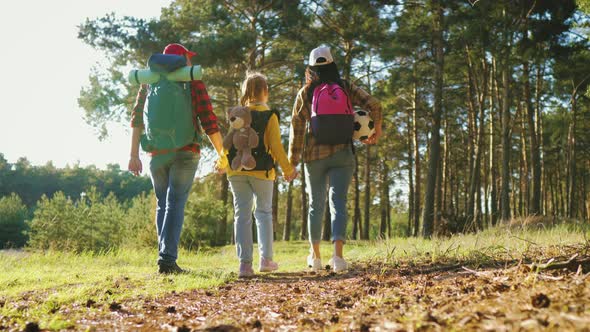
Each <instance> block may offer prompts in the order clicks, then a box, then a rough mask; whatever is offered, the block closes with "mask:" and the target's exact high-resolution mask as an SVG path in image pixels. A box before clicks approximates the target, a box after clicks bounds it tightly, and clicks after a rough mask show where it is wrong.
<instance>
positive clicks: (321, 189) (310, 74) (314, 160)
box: [288, 47, 382, 272]
mask: <svg viewBox="0 0 590 332" xmlns="http://www.w3.org/2000/svg"><path fill="white" fill-rule="evenodd" d="M305 78H306V84H305V86H304V87H302V88H301V89H300V90H299V92H298V93H297V98H296V100H295V105H294V106H293V116H292V119H291V132H290V137H289V161H290V162H291V164H292V165H293V166H296V165H297V164H298V163H299V160H300V158H301V156H302V155H303V159H304V161H305V171H306V176H305V179H304V180H305V181H306V184H307V188H308V195H309V215H308V233H309V241H310V243H311V250H310V255H309V256H308V257H307V265H308V266H309V267H311V269H312V270H314V271H318V270H320V269H321V268H322V263H321V258H320V240H321V238H320V237H321V228H322V219H323V215H324V209H325V201H326V191H327V190H328V189H329V192H330V197H329V198H330V199H329V204H330V214H331V222H332V242H333V244H334V253H333V255H332V258H331V259H330V262H329V264H330V266H331V268H332V269H333V270H334V271H335V272H340V271H345V270H347V269H348V264H347V262H346V260H344V258H343V255H342V249H343V246H344V242H345V239H346V220H347V211H346V199H347V197H346V196H347V193H348V186H349V185H350V182H351V179H352V175H353V172H354V166H355V164H354V163H355V160H354V154H353V153H354V152H353V146H352V141H350V142H348V143H342V144H321V143H319V142H318V137H319V135H317V134H316V133H313V134H312V129H311V127H312V126H311V125H308V124H311V121H312V100H314V98H317V100H320V98H318V97H317V96H318V94H317V93H314V92H316V88H318V89H320V88H324V87H326V86H334V84H336V85H338V86H339V87H340V88H342V90H343V91H344V92H345V94H346V96H347V97H348V102H349V103H350V104H352V105H353V106H358V107H360V108H362V109H364V110H365V111H368V112H370V115H371V117H372V119H373V121H374V123H375V134H374V135H373V136H371V137H370V138H369V139H367V140H365V141H363V143H364V144H375V143H377V141H378V140H379V137H380V136H381V122H382V121H381V105H380V103H379V101H378V100H376V99H375V98H373V97H372V96H371V95H369V94H368V93H367V92H365V91H364V90H362V89H361V88H359V87H357V86H356V85H354V84H352V83H350V82H347V81H344V80H342V79H341V78H340V74H339V72H338V68H337V66H336V64H335V63H334V60H333V58H332V55H331V53H330V49H329V48H328V47H318V48H316V49H314V50H312V51H311V53H310V55H309V67H308V68H307V71H306V75H305ZM314 104H316V105H314V113H315V108H317V107H319V108H321V107H322V106H321V105H319V106H318V105H317V101H316V102H314ZM328 113H330V112H329V111H328ZM315 123H316V122H315V121H314V124H315ZM306 128H309V129H307V130H306ZM345 131H347V130H345ZM351 131H352V129H351ZM350 135H352V132H351V133H350ZM288 180H289V179H288Z"/></svg>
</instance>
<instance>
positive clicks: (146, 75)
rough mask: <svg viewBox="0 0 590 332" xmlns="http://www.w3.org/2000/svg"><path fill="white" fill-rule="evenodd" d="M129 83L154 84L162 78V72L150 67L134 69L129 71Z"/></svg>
mask: <svg viewBox="0 0 590 332" xmlns="http://www.w3.org/2000/svg"><path fill="white" fill-rule="evenodd" d="M127 78H128V79H129V83H131V84H133V85H140V84H153V83H156V82H158V81H159V80H160V74H158V73H154V72H153V71H151V70H149V69H134V70H132V71H130V72H129V76H128V77H127Z"/></svg>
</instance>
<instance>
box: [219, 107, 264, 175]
mask: <svg viewBox="0 0 590 332" xmlns="http://www.w3.org/2000/svg"><path fill="white" fill-rule="evenodd" d="M250 112H251V111H250V109H249V108H248V107H245V106H236V107H234V108H231V109H230V110H229V112H228V116H227V118H228V119H229V124H230V130H229V133H228V134H227V136H225V138H224V139H223V147H224V149H225V150H226V151H230V149H231V147H232V146H233V147H234V148H235V149H236V156H235V157H234V158H233V160H231V169H232V170H234V171H241V170H242V169H245V170H251V169H254V168H255V167H256V160H255V159H254V157H253V156H252V149H253V148H255V147H257V146H258V134H257V133H256V131H255V130H254V129H252V128H251V127H250V124H251V123H252V115H251V114H250Z"/></svg>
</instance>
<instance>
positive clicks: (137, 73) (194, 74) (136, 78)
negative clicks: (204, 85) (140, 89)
mask: <svg viewBox="0 0 590 332" xmlns="http://www.w3.org/2000/svg"><path fill="white" fill-rule="evenodd" d="M160 75H164V76H165V77H166V78H167V79H168V80H170V81H175V82H190V81H195V80H200V79H201V77H202V76H203V71H202V70H201V66H198V65H194V66H184V67H182V68H179V69H177V70H175V71H173V72H171V73H168V74H159V73H155V72H153V71H151V70H149V69H134V70H132V71H130V72H129V76H128V80H129V82H130V83H131V84H133V85H139V84H154V83H156V82H158V81H159V80H160Z"/></svg>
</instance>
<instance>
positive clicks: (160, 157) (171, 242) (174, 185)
mask: <svg viewBox="0 0 590 332" xmlns="http://www.w3.org/2000/svg"><path fill="white" fill-rule="evenodd" d="M163 53H164V54H174V55H180V56H184V57H185V58H186V63H187V65H188V66H191V65H192V64H191V58H192V57H193V56H195V55H196V53H195V52H191V51H189V50H188V49H187V48H186V47H184V46H183V45H181V44H169V45H168V46H166V48H164V52H163ZM178 84H182V83H178ZM149 93H150V86H148V85H145V84H144V85H142V86H141V88H140V89H139V92H138V93H137V99H136V102H135V106H134V107H133V112H132V115H131V126H132V127H133V134H132V139H131V156H130V160H129V171H131V172H132V173H133V174H135V175H139V174H140V173H141V171H142V164H141V160H140V159H139V145H140V140H141V136H142V133H143V131H144V128H145V127H144V119H143V112H144V106H145V101H146V98H147V97H148V94H149ZM190 100H191V101H190V103H191V105H190V107H191V109H192V120H193V121H192V122H193V125H194V130H195V137H196V138H198V136H199V134H200V132H201V128H200V127H202V128H203V131H204V132H205V133H206V134H207V136H208V137H209V140H210V142H211V144H213V146H214V147H215V150H217V153H218V154H220V153H221V149H222V142H223V139H222V137H221V134H220V132H219V127H218V125H217V117H216V116H215V114H214V113H213V107H212V106H211V101H210V99H209V95H208V94H207V89H206V87H205V84H204V83H203V82H202V81H191V82H190ZM199 123H200V126H199ZM198 142H199V140H198V139H195V140H194V141H193V142H191V143H190V144H188V145H186V146H182V147H179V148H175V149H171V150H165V151H158V150H153V151H149V154H150V156H151V160H150V173H151V178H152V184H153V187H154V191H155V193H156V200H157V207H156V228H157V232H158V251H159V253H158V256H159V257H158V266H159V272H160V273H182V272H184V270H183V269H181V268H180V267H179V266H178V264H177V263H176V259H177V257H178V243H179V241H180V233H181V230H182V224H183V222H184V208H185V205H186V201H187V199H188V195H189V192H190V188H191V186H192V183H193V179H194V176H195V172H196V170H197V166H198V162H199V153H200V146H199V143H198Z"/></svg>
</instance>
